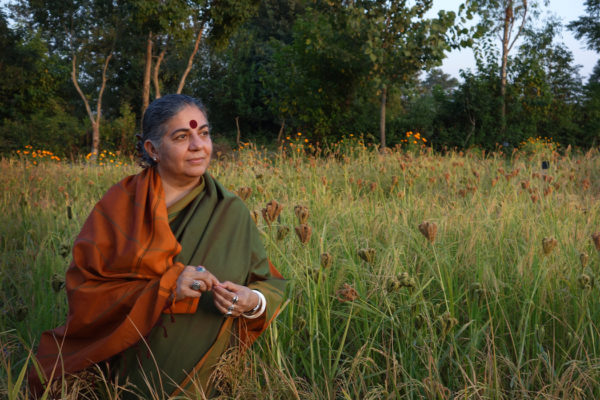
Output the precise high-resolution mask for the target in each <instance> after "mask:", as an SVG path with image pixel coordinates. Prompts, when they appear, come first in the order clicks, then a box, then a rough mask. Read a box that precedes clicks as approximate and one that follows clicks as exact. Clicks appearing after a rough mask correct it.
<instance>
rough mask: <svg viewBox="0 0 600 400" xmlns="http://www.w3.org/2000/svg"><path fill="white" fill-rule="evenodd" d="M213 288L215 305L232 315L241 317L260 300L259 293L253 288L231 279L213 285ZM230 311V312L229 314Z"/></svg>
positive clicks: (224, 312)
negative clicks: (238, 283) (237, 283)
mask: <svg viewBox="0 0 600 400" xmlns="http://www.w3.org/2000/svg"><path fill="white" fill-rule="evenodd" d="M212 290H213V295H214V296H213V297H214V300H215V307H217V309H218V310H219V311H221V312H222V313H223V314H225V315H228V316H230V317H239V316H240V315H242V313H244V312H247V311H250V310H252V309H253V308H254V307H256V305H257V304H258V301H259V298H258V295H257V294H256V293H254V292H253V291H252V290H251V289H249V288H247V287H246V286H241V285H236V284H235V283H233V282H229V281H226V282H222V283H220V284H218V285H215V286H213V288H212ZM236 298H237V300H235V299H236ZM232 306H233V307H232ZM228 312H230V314H227V313H228Z"/></svg>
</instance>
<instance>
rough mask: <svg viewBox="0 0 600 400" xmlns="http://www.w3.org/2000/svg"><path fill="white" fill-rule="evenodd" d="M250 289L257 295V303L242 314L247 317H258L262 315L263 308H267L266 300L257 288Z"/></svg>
mask: <svg viewBox="0 0 600 400" xmlns="http://www.w3.org/2000/svg"><path fill="white" fill-rule="evenodd" d="M252 291H253V292H254V293H256V295H257V296H258V304H257V305H256V307H254V308H253V309H252V310H250V311H247V312H245V313H242V316H243V317H244V318H248V319H254V318H258V317H260V316H261V315H263V313H264V312H265V309H266V308H267V300H266V299H265V296H264V295H263V294H262V293H261V292H259V291H258V290H254V289H253V290H252Z"/></svg>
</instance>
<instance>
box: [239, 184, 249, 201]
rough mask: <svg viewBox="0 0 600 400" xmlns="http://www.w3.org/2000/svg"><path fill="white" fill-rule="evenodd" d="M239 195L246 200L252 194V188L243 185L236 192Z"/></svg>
mask: <svg viewBox="0 0 600 400" xmlns="http://www.w3.org/2000/svg"><path fill="white" fill-rule="evenodd" d="M235 193H236V194H237V195H238V197H239V198H240V199H242V200H246V199H247V198H248V197H250V195H251V194H252V188H251V187H248V186H242V187H241V188H239V189H238V190H236V192H235Z"/></svg>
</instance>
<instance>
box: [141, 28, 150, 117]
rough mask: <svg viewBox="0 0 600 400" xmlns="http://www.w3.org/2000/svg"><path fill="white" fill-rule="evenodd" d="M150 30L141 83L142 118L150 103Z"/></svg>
mask: <svg viewBox="0 0 600 400" xmlns="http://www.w3.org/2000/svg"><path fill="white" fill-rule="evenodd" d="M152 45H153V42H152V32H150V33H149V34H148V41H147V42H146V68H145V69H144V83H143V85H142V120H143V118H144V112H145V111H146V108H148V105H149V104H150V72H151V71H152Z"/></svg>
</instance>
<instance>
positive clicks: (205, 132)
mask: <svg viewBox="0 0 600 400" xmlns="http://www.w3.org/2000/svg"><path fill="white" fill-rule="evenodd" d="M200 134H201V135H202V136H210V132H209V131H202V132H200Z"/></svg>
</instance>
